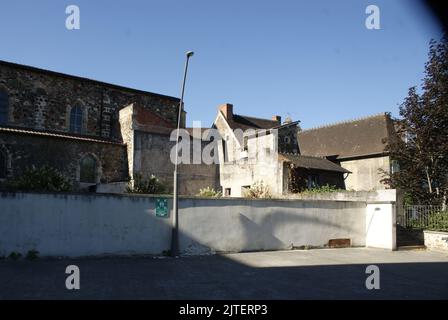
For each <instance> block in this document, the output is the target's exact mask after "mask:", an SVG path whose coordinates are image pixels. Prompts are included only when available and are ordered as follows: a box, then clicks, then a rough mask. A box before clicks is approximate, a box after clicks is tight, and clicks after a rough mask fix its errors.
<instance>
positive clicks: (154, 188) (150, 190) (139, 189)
mask: <svg viewBox="0 0 448 320" xmlns="http://www.w3.org/2000/svg"><path fill="white" fill-rule="evenodd" d="M126 191H127V192H128V193H145V194H162V193H164V192H165V191H166V187H165V185H164V184H163V183H162V182H160V181H159V179H158V178H157V177H156V176H154V175H150V176H149V177H145V176H143V175H142V174H139V173H136V174H134V180H133V181H130V182H129V184H128V187H127V189H126Z"/></svg>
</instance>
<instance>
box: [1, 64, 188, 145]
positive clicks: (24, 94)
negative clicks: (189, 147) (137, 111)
mask: <svg viewBox="0 0 448 320" xmlns="http://www.w3.org/2000/svg"><path fill="white" fill-rule="evenodd" d="M0 90H4V91H6V92H7V94H8V96H9V121H8V125H11V126H19V127H28V128H34V129H44V130H54V131H64V132H67V131H69V128H70V122H69V117H70V110H71V108H72V107H74V106H78V105H79V106H80V107H81V108H82V110H83V117H84V119H85V121H84V123H83V133H84V134H87V135H92V136H97V137H103V138H110V139H114V140H118V141H121V135H120V128H119V122H118V111H119V110H120V109H121V108H123V107H125V106H127V105H129V104H130V103H138V104H140V105H142V106H144V107H145V108H147V109H148V110H151V111H152V112H154V113H155V114H157V115H159V116H160V117H161V118H163V119H166V120H167V121H168V122H170V123H173V124H174V125H175V124H176V119H177V107H178V104H179V100H178V99H177V98H173V97H168V96H163V95H158V94H152V93H149V92H144V91H139V90H134V89H128V88H124V87H119V86H115V85H110V84H106V83H102V82H99V81H93V80H89V79H84V78H79V77H73V76H68V75H64V74H60V73H56V72H51V71H46V70H40V69H36V68H31V67H26V66H21V65H16V64H11V63H7V62H2V61H0Z"/></svg>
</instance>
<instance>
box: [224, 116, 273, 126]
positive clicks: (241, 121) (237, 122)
mask: <svg viewBox="0 0 448 320" xmlns="http://www.w3.org/2000/svg"><path fill="white" fill-rule="evenodd" d="M226 120H227V123H228V124H229V127H230V128H232V129H241V130H247V129H271V128H274V127H278V126H279V125H280V123H279V122H278V121H275V120H269V119H260V118H255V117H249V116H242V115H239V114H234V115H233V117H232V119H226Z"/></svg>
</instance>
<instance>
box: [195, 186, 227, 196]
mask: <svg viewBox="0 0 448 320" xmlns="http://www.w3.org/2000/svg"><path fill="white" fill-rule="evenodd" d="M198 196H200V197H207V198H219V197H221V196H222V193H221V191H216V190H215V189H214V188H210V187H207V188H202V189H199V193H198Z"/></svg>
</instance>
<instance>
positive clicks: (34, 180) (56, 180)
mask: <svg viewBox="0 0 448 320" xmlns="http://www.w3.org/2000/svg"><path fill="white" fill-rule="evenodd" d="M6 188H7V189H9V190H15V191H39V192H44V191H51V192H64V191H65V192H66V191H71V189H72V186H71V184H70V182H69V180H68V179H67V178H66V177H64V176H63V175H62V174H61V173H60V172H59V171H58V170H56V169H55V168H52V167H50V166H43V167H40V168H32V169H28V170H26V171H25V172H24V173H23V174H22V175H21V176H19V177H17V178H15V179H13V180H10V181H8V182H7V183H6Z"/></svg>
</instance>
